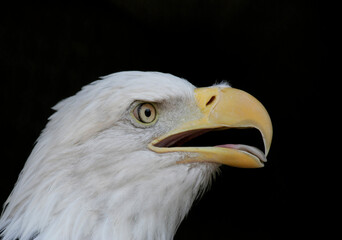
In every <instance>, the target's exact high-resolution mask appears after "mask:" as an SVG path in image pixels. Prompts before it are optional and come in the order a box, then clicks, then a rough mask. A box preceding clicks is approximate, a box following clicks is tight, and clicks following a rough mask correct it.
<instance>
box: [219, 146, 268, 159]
mask: <svg viewBox="0 0 342 240" xmlns="http://www.w3.org/2000/svg"><path fill="white" fill-rule="evenodd" d="M216 147H221V148H232V149H237V150H240V151H244V152H248V153H250V154H252V155H254V156H256V157H257V158H259V159H260V160H261V161H263V162H267V159H266V156H265V154H264V153H263V152H262V151H261V150H260V149H257V148H256V147H252V146H248V145H244V144H224V145H218V146H216Z"/></svg>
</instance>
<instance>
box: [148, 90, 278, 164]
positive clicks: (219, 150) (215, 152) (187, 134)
mask: <svg viewBox="0 0 342 240" xmlns="http://www.w3.org/2000/svg"><path fill="white" fill-rule="evenodd" d="M195 98H196V103H197V107H198V108H199V110H200V112H201V117H199V118H198V119H196V120H193V121H189V122H186V123H184V124H183V125H182V126H180V127H178V128H177V129H174V130H172V131H170V132H169V133H167V134H166V135H164V136H161V137H160V138H158V139H155V140H154V141H152V142H151V143H150V144H149V148H150V149H151V150H152V151H155V152H158V153H168V152H188V153H195V154H188V155H187V157H186V158H185V159H184V160H182V161H180V162H179V163H190V162H215V163H220V164H225V165H229V166H233V167H242V168H258V167H263V166H264V162H266V156H267V154H268V152H269V149H270V146H271V141H272V133H273V130H272V123H271V119H270V117H269V115H268V113H267V111H266V109H265V108H264V106H263V105H262V104H261V103H260V102H259V101H258V100H257V99H255V98H254V97H253V96H252V95H250V94H248V93H246V92H244V91H241V90H238V89H234V88H228V87H227V88H222V87H209V88H197V89H195ZM230 128H256V129H258V130H259V131H260V133H261V135H262V138H263V142H264V147H265V153H263V152H262V151H261V150H259V149H257V148H255V147H253V146H248V145H242V144H222V145H218V146H212V147H182V146H181V144H180V143H183V142H186V141H189V140H190V139H192V138H195V137H197V136H199V135H202V134H204V133H206V132H209V131H212V130H224V129H230Z"/></svg>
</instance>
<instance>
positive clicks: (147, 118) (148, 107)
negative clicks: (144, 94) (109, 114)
mask: <svg viewBox="0 0 342 240" xmlns="http://www.w3.org/2000/svg"><path fill="white" fill-rule="evenodd" d="M133 116H134V117H135V118H136V119H137V120H138V121H139V122H141V123H145V124H150V123H153V122H154V121H155V120H156V117H157V111H156V108H155V107H154V106H153V105H152V104H151V103H140V104H138V105H137V106H136V107H135V108H134V109H133Z"/></svg>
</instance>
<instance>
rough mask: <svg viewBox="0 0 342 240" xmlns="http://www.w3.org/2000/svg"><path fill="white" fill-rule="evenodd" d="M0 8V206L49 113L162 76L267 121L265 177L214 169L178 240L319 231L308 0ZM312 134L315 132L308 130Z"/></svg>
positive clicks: (314, 14) (320, 54)
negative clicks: (229, 94) (236, 92)
mask: <svg viewBox="0 0 342 240" xmlns="http://www.w3.org/2000/svg"><path fill="white" fill-rule="evenodd" d="M12 4H13V5H8V6H5V5H4V6H2V8H1V14H0V68H1V80H2V81H1V103H2V105H3V106H2V109H1V110H2V111H1V112H2V117H1V120H2V122H3V123H2V127H3V133H2V138H3V139H4V140H5V141H3V142H2V148H3V150H2V151H1V152H2V159H1V172H0V174H1V179H0V184H1V196H0V202H4V201H5V200H6V198H7V196H8V195H9V193H10V191H11V189H12V188H13V185H14V183H15V182H16V179H17V176H18V174H19V172H20V170H21V169H22V167H23V165H24V163H25V161H26V159H27V157H28V155H29V154H30V152H31V150H32V148H33V145H34V141H35V140H36V139H37V137H38V136H39V134H40V131H41V130H42V129H43V128H44V126H45V124H46V123H47V118H48V117H49V116H50V115H51V114H52V113H53V111H52V110H51V107H52V106H53V105H55V104H56V103H57V102H58V101H60V100H61V99H63V98H65V97H68V96H71V95H73V94H75V93H76V92H77V91H79V90H80V88H81V87H82V86H83V85H86V84H88V83H90V82H92V81H94V80H96V79H98V77H99V76H105V75H107V74H110V73H113V72H117V71H124V70H142V71H161V72H167V73H172V74H174V75H176V76H179V77H182V78H185V79H187V80H189V81H190V82H192V83H193V84H195V85H196V86H208V85H211V84H213V83H214V82H216V81H220V80H228V81H229V82H230V83H231V85H232V86H233V87H235V88H240V89H243V90H245V91H247V92H249V93H251V94H252V95H254V96H255V97H256V98H258V99H259V100H260V101H261V102H262V103H263V104H264V106H265V107H266V109H267V110H268V112H269V114H270V116H271V118H272V121H273V127H274V140H273V143H272V147H271V151H270V154H269V156H268V159H269V162H268V163H267V165H266V166H265V167H264V168H263V169H254V170H252V169H249V170H248V169H236V168H230V167H223V168H222V174H221V175H220V176H219V177H218V178H217V180H216V182H215V183H214V184H213V187H212V189H211V190H210V191H209V192H208V193H207V194H206V195H205V196H204V197H203V198H202V200H201V201H198V202H196V203H195V204H194V206H193V208H192V210H191V211H190V213H189V215H188V217H187V218H186V219H185V220H184V221H183V223H182V225H181V226H180V228H179V230H178V232H177V235H176V237H175V239H233V240H234V239H281V238H285V237H288V238H289V239H293V237H295V236H296V237H298V235H301V236H303V237H306V236H308V235H310V234H314V235H316V233H318V232H319V231H320V228H321V227H320V225H319V223H320V222H321V221H322V219H321V218H320V213H321V211H322V210H321V208H320V206H319V203H317V202H315V200H317V199H318V197H319V196H320V194H321V193H320V192H319V191H318V190H317V187H318V186H319V180H316V179H318V178H319V177H320V175H318V174H317V173H316V172H314V171H313V170H312V169H311V166H312V165H314V164H315V162H316V161H317V160H318V157H319V151H320V145H319V144H317V139H316V136H317V124H318V123H319V121H320V116H321V115H322V111H323V110H322V108H320V106H319V105H318V101H317V99H319V97H320V94H319V89H318V86H319V81H320V78H321V71H322V70H321V65H322V62H323V60H324V56H325V51H326V46H324V45H323V43H322V41H321V38H320V28H321V23H320V18H319V8H320V7H319V5H318V2H317V1H301V0H292V1H291V0H290V1H280V0H263V1H259V0H218V1H195V0H183V1H182V0H166V1H165V0H164V1H159V0H131V1H128V0H117V1H115V0H112V1H111V0H98V1H79V2H71V1H70V2H68V3H62V2H59V3H53V2H45V4H43V5H41V4H40V5H34V4H30V5H23V3H20V2H17V1H16V2H14V3H12ZM313 129H315V131H313Z"/></svg>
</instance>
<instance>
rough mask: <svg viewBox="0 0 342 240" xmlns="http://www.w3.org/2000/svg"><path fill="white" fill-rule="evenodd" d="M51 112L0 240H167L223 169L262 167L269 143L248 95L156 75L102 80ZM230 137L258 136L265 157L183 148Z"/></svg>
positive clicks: (238, 147)
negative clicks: (233, 132) (222, 133)
mask: <svg viewBox="0 0 342 240" xmlns="http://www.w3.org/2000/svg"><path fill="white" fill-rule="evenodd" d="M53 109H54V110H55V113H54V114H53V115H52V116H51V117H50V118H49V122H48V124H47V126H46V128H45V129H44V130H43V131H42V133H41V135H40V137H39V138H38V140H37V142H36V145H35V147H34V149H33V151H32V153H31V154H30V156H29V158H28V160H27V162H26V164H25V166H24V168H23V170H22V172H21V174H20V176H19V179H18V181H17V183H16V185H15V187H14V189H13V191H12V193H11V194H10V196H9V197H8V200H7V201H6V202H5V205H4V210H3V212H2V216H1V219H0V229H1V231H2V233H1V235H2V237H3V240H14V239H20V240H33V239H35V240H61V239H63V240H108V239H172V238H173V236H174V234H175V232H176V230H177V228H178V226H179V224H180V222H181V221H182V220H183V218H184V217H185V215H186V214H187V212H188V211H189V209H190V207H191V205H192V203H193V201H194V200H195V199H196V197H197V196H199V194H201V193H202V192H203V191H205V190H206V189H207V188H208V186H210V183H211V180H212V177H213V176H214V175H215V173H216V172H217V170H218V168H219V166H220V165H221V164H226V165H229V166H234V167H243V168H258V167H262V166H263V165H264V162H265V161H266V157H265V156H266V155H267V153H268V151H269V148H270V145H271V140H272V124H271V120H270V117H269V115H268V113H267V111H266V110H265V108H264V107H263V106H262V104H261V103H260V102H258V101H257V100H256V99H255V98H254V97H252V96H251V95H249V94H248V93H246V92H244V91H241V90H238V89H234V88H231V87H230V86H229V85H228V84H227V83H222V84H217V85H214V86H212V87H208V88H195V87H194V86H193V85H192V84H191V83H189V82H188V81H186V80H184V79H181V78H178V77H175V76H173V75H170V74H164V73H158V72H137V71H134V72H133V71H132V72H119V73H115V74H112V75H109V76H107V77H104V78H102V79H100V80H98V81H95V82H93V83H91V84H89V85H87V86H85V87H83V88H82V90H81V91H79V92H78V93H77V94H76V95H74V96H72V97H69V98H67V99H65V100H63V101H61V102H60V103H58V104H57V105H56V106H55V107H53ZM230 128H255V129H258V130H259V131H260V133H261V136H262V138H263V142H264V149H265V153H264V152H262V151H261V150H259V149H257V148H255V147H252V146H247V145H243V144H231V143H225V142H222V144H221V145H217V146H206V147H199V146H184V145H183V144H184V143H185V142H187V141H189V140H190V139H193V138H196V137H198V136H199V135H202V134H204V133H206V132H209V131H213V130H226V129H230ZM227 132H229V131H227ZM227 134H228V133H227Z"/></svg>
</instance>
